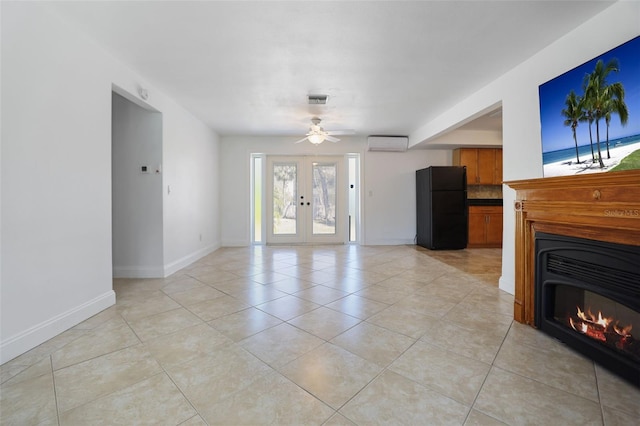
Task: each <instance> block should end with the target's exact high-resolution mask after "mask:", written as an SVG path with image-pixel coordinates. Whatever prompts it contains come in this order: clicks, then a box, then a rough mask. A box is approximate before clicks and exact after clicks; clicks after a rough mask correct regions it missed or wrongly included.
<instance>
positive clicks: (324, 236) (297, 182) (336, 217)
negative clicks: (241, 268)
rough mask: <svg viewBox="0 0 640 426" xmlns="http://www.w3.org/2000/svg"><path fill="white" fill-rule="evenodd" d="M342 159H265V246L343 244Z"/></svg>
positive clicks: (344, 214) (281, 157)
mask: <svg viewBox="0 0 640 426" xmlns="http://www.w3.org/2000/svg"><path fill="white" fill-rule="evenodd" d="M344 162H345V159H344V157H333V156H332V157H319V156H309V157H289V156H268V157H267V197H266V198H267V217H266V220H267V232H266V237H267V243H268V244H304V243H309V244H314V243H321V244H340V243H344V238H345V237H344V235H345V234H344V231H345V220H346V216H347V215H346V202H345V200H346V193H347V188H346V185H345V183H344V180H345V179H344V176H343V173H344V171H343V169H344Z"/></svg>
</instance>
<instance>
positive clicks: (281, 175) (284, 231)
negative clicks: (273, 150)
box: [272, 163, 298, 235]
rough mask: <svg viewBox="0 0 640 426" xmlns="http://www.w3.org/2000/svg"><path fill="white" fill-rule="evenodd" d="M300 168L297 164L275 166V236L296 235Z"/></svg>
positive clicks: (277, 164) (278, 164)
mask: <svg viewBox="0 0 640 426" xmlns="http://www.w3.org/2000/svg"><path fill="white" fill-rule="evenodd" d="M297 179H298V168H297V165H296V163H276V164H274V165H273V212H272V213H273V234H274V235H295V234H296V228H297V224H296V220H297V214H298V211H297V205H296V198H297V193H296V192H297V188H298V183H297Z"/></svg>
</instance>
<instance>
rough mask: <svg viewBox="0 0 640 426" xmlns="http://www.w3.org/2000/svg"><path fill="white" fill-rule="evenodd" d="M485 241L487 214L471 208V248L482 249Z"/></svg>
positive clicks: (469, 242)
mask: <svg viewBox="0 0 640 426" xmlns="http://www.w3.org/2000/svg"><path fill="white" fill-rule="evenodd" d="M484 241H485V214H484V212H483V211H481V210H479V209H477V208H474V207H469V241H468V244H467V245H468V246H469V247H481V246H483V245H484Z"/></svg>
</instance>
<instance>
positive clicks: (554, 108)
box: [539, 37, 640, 152]
mask: <svg viewBox="0 0 640 426" xmlns="http://www.w3.org/2000/svg"><path fill="white" fill-rule="evenodd" d="M612 58H616V59H617V60H618V63H619V66H620V71H619V72H612V73H610V74H609V76H608V78H607V83H608V84H611V83H615V82H620V83H622V85H623V86H624V89H625V98H624V100H625V103H626V104H627V109H628V110H629V120H628V122H627V125H626V126H624V127H623V126H621V125H620V119H619V117H618V116H617V115H614V116H613V117H612V119H611V125H610V126H609V140H613V139H618V138H622V137H626V136H632V135H640V37H636V38H634V39H632V40H630V41H628V42H627V43H625V44H623V45H621V46H619V47H616V48H614V49H612V50H610V51H609V52H607V53H604V54H602V55H600V56H598V57H596V58H594V59H592V60H591V61H589V62H586V63H584V64H582V65H580V66H578V67H576V68H574V69H572V70H571V71H568V72H566V73H565V74H562V75H560V76H558V77H556V78H554V79H553V80H550V81H548V82H547V83H544V84H542V85H541V86H540V88H539V93H540V121H541V124H542V151H543V152H551V151H557V150H559V149H565V148H570V147H573V146H575V145H574V142H573V134H572V132H571V127H570V126H565V125H564V120H565V118H564V116H563V115H562V113H561V111H562V110H563V109H564V108H565V103H564V102H565V99H566V98H567V95H568V94H569V91H571V89H573V91H574V92H576V95H578V96H582V94H583V91H582V83H583V80H584V76H585V75H587V74H589V73H591V72H592V71H593V69H594V68H595V65H596V62H597V61H598V60H599V59H602V60H603V61H604V62H605V64H606V63H607V62H608V61H609V60H611V59H612ZM595 131H596V128H595V123H593V124H592V132H593V140H594V142H595V141H596V133H595ZM576 135H577V138H578V145H586V144H589V125H588V123H580V124H579V125H578V127H577V129H576ZM605 138H606V124H605V123H604V120H601V122H600V140H601V141H604V140H605Z"/></svg>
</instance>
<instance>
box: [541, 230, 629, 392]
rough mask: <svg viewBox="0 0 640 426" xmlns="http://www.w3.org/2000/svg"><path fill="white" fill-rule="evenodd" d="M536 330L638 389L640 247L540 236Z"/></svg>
mask: <svg viewBox="0 0 640 426" xmlns="http://www.w3.org/2000/svg"><path fill="white" fill-rule="evenodd" d="M535 265H536V273H535V277H536V279H535V291H534V294H535V305H534V306H535V326H536V327H537V328H539V329H540V330H541V331H543V332H545V333H547V334H549V335H551V336H553V337H556V338H558V339H559V340H561V341H563V342H565V343H566V344H567V345H569V346H570V347H572V348H574V349H576V350H578V351H579V352H580V353H582V354H584V355H586V356H587V357H589V358H592V359H593V360H595V361H597V362H598V363H600V364H601V365H603V366H604V367H606V368H608V369H609V370H611V371H613V372H614V373H616V374H618V375H619V376H621V377H622V378H624V379H625V380H628V381H629V382H630V383H633V384H635V385H636V386H640V266H639V265H640V247H638V246H629V245H624V244H611V243H605V242H600V241H594V240H588V239H583V238H573V237H567V236H562V235H554V234H547V233H536V236H535Z"/></svg>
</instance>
